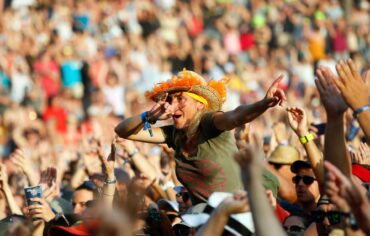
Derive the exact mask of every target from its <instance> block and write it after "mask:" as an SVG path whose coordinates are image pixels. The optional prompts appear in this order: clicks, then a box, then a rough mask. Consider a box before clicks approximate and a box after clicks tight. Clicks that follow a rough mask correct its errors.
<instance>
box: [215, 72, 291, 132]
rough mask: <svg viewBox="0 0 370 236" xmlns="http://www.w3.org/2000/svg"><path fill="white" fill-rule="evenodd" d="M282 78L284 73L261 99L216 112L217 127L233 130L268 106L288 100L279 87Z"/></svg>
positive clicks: (252, 118) (262, 111)
mask: <svg viewBox="0 0 370 236" xmlns="http://www.w3.org/2000/svg"><path fill="white" fill-rule="evenodd" d="M282 79H283V76H282V75H280V76H279V77H278V78H277V79H275V81H274V82H273V83H272V85H271V86H270V88H269V89H268V90H267V93H266V96H265V98H264V99H262V100H261V101H258V102H256V103H254V104H250V105H241V106H238V107H237V108H236V109H234V110H232V111H229V112H225V113H223V112H218V113H216V114H215V115H214V123H215V126H216V128H218V129H219V130H232V129H234V128H236V127H238V126H241V125H243V124H245V123H248V122H250V121H252V120H254V119H255V118H257V117H258V116H260V115H261V114H262V113H264V112H265V111H266V110H267V109H268V108H270V107H274V106H276V105H281V104H282V103H283V102H284V101H285V100H286V97H285V94H284V92H283V91H282V90H281V89H279V88H278V85H279V82H280V81H281V80H282Z"/></svg>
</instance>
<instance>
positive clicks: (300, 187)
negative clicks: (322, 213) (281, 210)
mask: <svg viewBox="0 0 370 236" xmlns="http://www.w3.org/2000/svg"><path fill="white" fill-rule="evenodd" d="M294 178H296V179H297V180H299V181H296V183H295V190H296V194H297V198H298V202H299V203H303V204H305V203H306V204H307V203H315V202H316V200H317V199H318V198H319V196H320V191H319V185H318V183H317V181H316V178H315V175H314V173H313V171H312V169H311V168H302V169H300V170H298V173H297V174H296V175H295V177H294ZM312 178H313V179H314V180H313V181H312Z"/></svg>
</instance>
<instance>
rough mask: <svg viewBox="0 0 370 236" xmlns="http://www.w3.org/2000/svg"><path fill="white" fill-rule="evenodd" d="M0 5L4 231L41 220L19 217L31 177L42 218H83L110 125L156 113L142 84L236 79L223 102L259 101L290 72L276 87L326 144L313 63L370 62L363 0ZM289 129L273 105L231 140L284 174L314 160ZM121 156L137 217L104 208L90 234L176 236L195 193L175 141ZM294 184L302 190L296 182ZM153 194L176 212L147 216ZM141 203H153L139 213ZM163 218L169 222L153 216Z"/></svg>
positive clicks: (353, 146) (365, 158)
mask: <svg viewBox="0 0 370 236" xmlns="http://www.w3.org/2000/svg"><path fill="white" fill-rule="evenodd" d="M0 3H1V4H2V5H1V7H2V8H1V9H0V18H1V20H0V45H1V47H0V156H1V163H2V165H1V170H0V181H1V184H0V187H1V190H2V191H1V194H0V218H1V219H3V220H2V222H0V225H3V226H0V231H1V233H2V234H5V233H6V232H8V233H9V232H10V233H13V234H14V235H19V234H21V233H22V232H23V234H25V235H27V232H28V233H31V231H32V227H27V225H25V224H23V223H22V224H16V223H14V222H23V219H22V217H18V218H19V219H18V218H17V219H15V216H14V215H15V214H17V215H29V213H28V211H29V209H27V204H26V201H25V198H24V190H23V188H24V187H26V186H31V185H37V184H39V183H40V184H43V185H45V188H44V191H46V192H47V193H48V195H47V196H46V197H45V201H46V200H47V202H48V204H49V205H50V211H49V212H43V213H42V216H39V217H40V218H43V220H44V221H45V225H46V226H45V228H47V224H46V223H47V222H50V221H51V220H55V217H56V216H59V215H61V214H63V215H69V214H72V213H74V214H78V215H81V214H82V212H84V211H85V208H88V207H89V206H90V204H88V203H90V202H91V201H92V200H94V199H95V198H97V197H96V196H97V195H99V191H98V190H99V189H100V188H101V187H102V185H103V182H104V169H105V167H104V166H105V164H106V163H105V164H104V162H103V161H102V157H103V158H106V157H107V156H108V154H109V153H110V152H111V148H110V145H111V143H112V140H113V139H114V127H115V125H117V123H118V122H119V121H120V120H122V119H123V118H124V117H129V116H131V115H136V114H139V113H140V112H143V111H145V110H148V109H149V108H150V107H151V106H152V104H151V103H150V102H148V101H147V100H146V99H145V96H144V95H145V91H147V90H149V89H151V88H152V87H153V85H154V84H155V83H158V82H161V81H164V80H168V79H170V78H171V76H172V75H174V74H176V73H177V72H179V71H181V70H182V69H183V68H186V69H188V70H194V71H196V72H198V73H200V74H202V75H203V76H204V77H205V78H211V79H222V78H223V77H225V76H226V77H227V78H228V79H229V83H228V97H227V100H226V102H225V106H224V110H230V109H233V108H235V107H237V106H238V105H240V104H248V103H251V102H255V101H258V100H260V99H261V98H263V96H264V95H265V91H266V88H267V86H268V85H269V84H270V83H271V81H272V80H273V79H274V78H276V77H277V75H279V74H284V75H285V79H284V80H283V81H282V83H280V87H281V88H282V89H283V90H284V91H285V93H286V95H287V98H288V100H287V102H288V104H289V105H290V106H299V107H301V108H303V109H305V111H306V115H307V120H308V123H309V124H312V126H311V127H310V130H311V131H312V132H314V133H315V136H316V143H317V145H318V146H319V148H322V147H323V136H320V126H318V124H321V123H325V122H326V113H325V110H324V108H323V106H321V103H320V97H319V93H318V91H317V89H316V87H315V82H314V80H315V70H316V69H317V68H318V67H319V66H327V67H329V68H331V69H332V71H333V72H334V73H336V72H335V71H336V70H335V65H336V63H337V61H338V60H341V59H348V58H352V60H353V62H354V63H355V64H356V66H357V68H359V69H360V71H364V70H365V69H369V68H370V67H369V66H370V3H369V2H368V1H366V0H353V1H339V0H321V1H318V0H264V1H260V0H204V1H201V0H192V1H190V0H177V1H176V0H152V1H150V0H138V1H133V0H131V1H130V0H111V1H109V0H105V1H104V0H12V1H11V0H2V1H0ZM345 125H346V129H345V135H346V140H347V148H348V150H349V151H350V153H351V156H352V161H353V162H356V163H359V164H362V165H367V164H370V159H369V158H370V152H369V149H368V147H367V144H366V143H364V141H365V139H364V137H363V136H364V135H363V133H362V132H361V131H360V130H359V124H358V123H357V121H355V120H354V119H352V115H351V113H350V112H347V113H346V115H345ZM293 134H294V133H293V131H292V130H291V129H289V123H288V121H287V118H286V112H285V111H284V110H283V109H274V110H271V111H268V112H267V113H266V114H264V115H263V116H262V117H260V118H258V119H257V120H255V121H253V122H252V123H251V124H248V125H246V126H245V127H242V128H241V129H239V130H237V132H236V137H237V138H238V141H240V142H241V143H243V142H249V143H251V144H253V145H256V146H258V147H263V151H264V154H265V156H266V159H268V157H273V158H275V159H276V160H277V161H276V160H275V159H274V161H273V163H272V165H271V166H270V167H269V168H276V169H277V170H280V171H281V170H282V169H280V167H281V166H284V165H286V164H289V165H290V164H292V163H293V161H296V160H298V159H302V158H303V156H305V151H304V149H303V147H302V145H301V144H300V143H299V139H298V138H296V137H295V136H294V135H293ZM280 145H288V147H291V148H293V147H294V148H296V149H294V150H298V154H297V155H298V157H297V158H295V157H292V159H289V157H284V155H287V156H289V155H291V154H292V153H291V152H294V151H292V150H290V149H289V150H285V149H284V150H282V149H281V150H278V152H273V151H274V150H275V151H276V148H279V147H280V148H281V146H280ZM135 148H139V150H140V153H141V154H142V157H140V158H141V159H140V160H139V161H137V160H136V161H135V160H131V159H130V157H129V156H128V155H127V153H130V151H131V150H134V149H135ZM272 154H274V155H272ZM115 155H116V164H115V167H116V169H115V176H116V178H117V181H118V183H117V185H116V186H117V192H116V202H117V205H120V206H121V207H122V208H124V209H125V212H126V213H127V212H129V214H128V213H127V214H126V216H127V215H128V216H129V217H128V218H126V216H125V215H121V212H120V211H117V212H111V215H104V217H103V218H101V222H109V223H107V224H105V225H106V229H101V230H103V231H101V232H100V231H95V233H96V234H98V235H99V233H100V234H101V235H108V234H104V233H102V232H108V231H104V230H113V228H114V230H117V232H120V233H119V234H117V235H120V234H122V235H125V233H127V235H130V233H129V232H130V231H129V230H127V228H132V229H134V231H135V232H146V233H149V234H153V235H172V233H173V232H170V230H171V229H172V227H171V223H172V225H176V224H177V223H180V222H181V221H182V220H181V218H180V217H179V216H180V215H181V214H183V213H184V212H186V211H187V209H188V208H189V207H190V206H191V202H190V201H189V197H188V196H187V194H186V189H184V188H181V187H179V185H180V183H179V182H178V181H177V179H176V176H175V173H174V159H173V152H172V150H170V149H168V148H167V147H166V146H159V145H151V144H143V143H134V142H131V141H127V140H123V139H122V140H121V139H118V140H117V141H116V150H115ZM276 155H282V156H278V157H277V156H276ZM284 158H285V160H283V161H281V159H284ZM288 159H289V160H288ZM266 165H267V164H266ZM279 165H280V167H279ZM272 173H274V172H273V171H272ZM45 176H46V177H45ZM291 176H292V173H291ZM291 176H289V178H291ZM368 177H369V176H368ZM369 178H370V177H369ZM369 178H368V179H369ZM297 183H300V180H298V182H297ZM289 184H290V185H291V187H292V189H293V192H294V183H289ZM175 186H177V187H176V188H174V187H175ZM287 196H288V197H287V199H285V200H286V201H287V202H290V203H294V202H296V201H297V196H296V195H295V194H294V193H293V194H292V195H289V194H287ZM275 197H278V196H275ZM46 198H47V199H46ZM159 199H162V200H160V201H159V202H158V200H159ZM141 200H142V201H141ZM138 202H139V203H140V204H137V203H138ZM153 203H158V204H157V207H158V206H160V208H161V207H162V208H163V209H165V208H166V207H169V208H168V209H167V210H166V213H167V215H165V216H164V215H163V214H162V213H161V212H160V211H158V212H152V211H151V209H155V208H150V207H149V206H151V205H152V204H153ZM166 204H167V206H166ZM171 204H172V205H171ZM282 205H283V204H282ZM134 206H135V207H136V208H135V207H134ZM144 206H145V207H146V208H145V207H144ZM130 207H131V208H134V209H131V208H130ZM140 207H141V208H140ZM283 207H284V206H283ZM45 208H46V207H45ZM143 208H145V209H150V210H147V211H145V212H144V213H143V212H141V210H142V209H143ZM162 208H161V209H162ZM287 208H288V207H287ZM286 210H287V212H288V211H289V212H293V211H291V209H286ZM284 211H285V210H284ZM40 214H41V213H40ZM89 214H95V215H96V214H99V211H98V210H96V212H93V213H91V212H89ZM102 214H103V213H102ZM114 214H116V215H114ZM133 215H134V216H133ZM149 216H150V217H149ZM135 217H136V218H135ZM149 218H150V219H149ZM164 218H166V219H164ZM130 219H141V221H140V222H138V221H134V222H132V220H130ZM158 219H159V220H160V221H161V222H165V223H163V224H162V223H161V224H158V223H157V222H158ZM284 219H285V218H284ZM282 222H283V220H282ZM302 222H303V221H302ZM132 225H133V226H132ZM168 225H169V226H168ZM64 226H65V225H64ZM110 227H111V228H110ZM120 227H121V228H120ZM124 227H126V228H124ZM181 227H183V228H184V229H185V230H184V229H183V228H181ZM306 227H307V224H303V225H301V228H304V229H306ZM179 228H181V229H179ZM27 230H28V231H27ZM120 230H121V231H120ZM145 230H147V231H145ZM176 230H178V231H176V232H177V234H180V233H179V232H180V231H181V230H182V231H181V233H182V234H185V233H184V232H187V233H189V232H190V233H191V232H192V231H194V228H192V227H190V226H187V225H186V224H185V223H183V224H179V226H178V227H177V228H176ZM301 231H302V233H303V231H304V230H301ZM109 232H110V231H109ZM112 232H116V231H112ZM33 233H34V234H35V232H33ZM36 233H37V232H36ZM64 233H65V232H64ZM47 234H48V233H47V232H46V233H45V235H47ZM55 235H57V234H56V233H55ZM112 235H113V234H112Z"/></svg>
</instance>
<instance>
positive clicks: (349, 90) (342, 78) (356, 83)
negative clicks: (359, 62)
mask: <svg viewBox="0 0 370 236" xmlns="http://www.w3.org/2000/svg"><path fill="white" fill-rule="evenodd" d="M336 69H337V72H338V75H339V80H335V81H334V83H335V85H336V87H337V88H338V89H339V90H340V92H341V94H342V96H343V98H344V100H345V102H346V103H347V104H348V106H350V107H351V108H352V109H353V110H356V109H357V108H359V107H362V106H365V105H367V104H369V88H368V86H367V85H366V82H367V81H369V79H370V72H369V71H368V72H367V73H366V74H365V76H364V78H361V75H360V73H359V72H358V70H357V68H356V66H355V64H354V63H353V61H352V60H351V59H349V60H348V61H347V63H346V62H344V61H343V60H341V61H339V62H338V63H337V65H336Z"/></svg>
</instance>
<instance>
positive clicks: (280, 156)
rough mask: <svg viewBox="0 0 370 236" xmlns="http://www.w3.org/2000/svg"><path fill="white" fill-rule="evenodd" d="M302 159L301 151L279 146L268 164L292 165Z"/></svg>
mask: <svg viewBox="0 0 370 236" xmlns="http://www.w3.org/2000/svg"><path fill="white" fill-rule="evenodd" d="M299 159H300V156H299V151H298V150H297V149H296V148H294V147H292V146H285V145H279V146H277V147H276V148H275V150H274V151H273V152H272V153H271V156H270V157H269V158H268V160H267V161H268V162H270V163H275V164H286V165H291V164H292V163H293V162H295V161H297V160H299Z"/></svg>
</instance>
